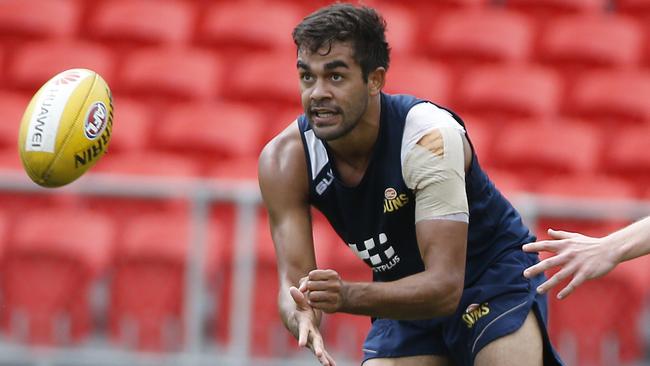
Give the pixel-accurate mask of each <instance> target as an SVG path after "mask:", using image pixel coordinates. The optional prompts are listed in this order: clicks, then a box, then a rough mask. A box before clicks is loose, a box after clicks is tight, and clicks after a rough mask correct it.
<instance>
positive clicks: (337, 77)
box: [330, 74, 343, 81]
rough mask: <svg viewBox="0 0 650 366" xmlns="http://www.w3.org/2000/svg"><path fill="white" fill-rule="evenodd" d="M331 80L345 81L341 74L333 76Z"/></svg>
mask: <svg viewBox="0 0 650 366" xmlns="http://www.w3.org/2000/svg"><path fill="white" fill-rule="evenodd" d="M330 78H331V79H332V81H341V80H343V76H341V75H340V74H332V76H331V77H330Z"/></svg>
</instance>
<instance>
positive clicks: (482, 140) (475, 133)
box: [460, 114, 495, 167]
mask: <svg viewBox="0 0 650 366" xmlns="http://www.w3.org/2000/svg"><path fill="white" fill-rule="evenodd" d="M460 117H461V118H462V119H463V122H465V130H466V131H467V135H468V136H469V139H470V141H471V142H472V146H473V147H474V152H475V153H476V154H477V155H478V159H479V161H480V162H481V165H482V166H484V167H485V166H489V165H490V164H491V162H492V148H493V146H494V138H495V133H494V132H495V128H494V126H493V125H492V123H489V121H486V120H484V119H482V118H480V117H478V116H475V115H471V114H463V115H462V116H460Z"/></svg>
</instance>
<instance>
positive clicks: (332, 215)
mask: <svg viewBox="0 0 650 366" xmlns="http://www.w3.org/2000/svg"><path fill="white" fill-rule="evenodd" d="M422 102H426V101H424V100H421V99H417V98H415V97H412V96H408V95H389V94H384V93H382V95H381V116H380V127H379V134H378V137H377V142H376V144H375V147H374V151H373V153H372V154H373V155H372V157H371V159H370V162H369V164H368V167H367V170H366V172H365V175H364V176H363V178H362V180H361V182H360V183H359V184H358V185H357V186H355V187H350V186H347V185H345V184H344V183H343V182H342V181H341V180H340V179H339V174H338V172H337V171H336V167H335V165H334V163H333V162H332V156H333V155H332V154H331V153H330V151H329V147H328V145H327V143H326V142H325V141H322V140H320V139H319V138H318V137H316V136H315V134H314V132H313V131H312V130H311V127H310V126H309V123H308V121H307V119H306V117H305V116H304V115H301V116H300V117H299V118H298V124H299V128H300V131H301V137H302V141H303V145H304V148H305V154H306V155H307V162H308V167H307V170H308V172H309V182H310V185H309V191H310V192H309V196H310V203H311V204H312V205H313V206H315V207H316V208H317V209H318V210H320V211H321V212H322V213H323V214H324V215H325V217H326V218H327V219H328V220H329V222H330V224H331V225H332V227H333V228H334V230H335V231H336V232H337V233H338V235H339V236H340V237H341V238H342V239H343V241H344V242H345V243H347V244H348V246H349V248H350V249H351V250H353V251H354V252H355V254H356V255H357V256H358V257H359V258H361V259H362V260H363V261H364V262H365V263H366V264H367V265H369V266H370V267H371V268H372V270H373V272H374V274H373V278H374V280H375V281H393V280H397V279H400V278H403V277H405V276H409V275H412V274H415V273H418V272H421V271H423V270H424V264H423V262H422V258H421V256H420V251H419V249H418V245H417V240H416V234H415V196H414V194H413V192H412V191H411V190H410V189H409V188H407V186H406V183H405V182H404V178H403V176H402V162H401V148H402V146H401V145H402V136H403V133H404V126H405V122H406V116H407V114H408V112H409V110H410V109H411V108H412V107H413V106H415V105H416V104H418V103H422ZM448 112H449V113H450V114H451V115H452V116H453V118H454V119H455V120H456V121H457V122H458V123H460V124H461V125H463V126H464V123H463V121H462V120H461V119H460V118H459V117H458V116H457V115H456V114H454V113H453V112H451V111H448ZM468 138H469V137H468ZM472 155H473V156H472V163H471V167H470V169H469V170H468V171H467V173H466V175H465V188H466V192H467V198H468V203H469V228H468V230H469V231H468V240H467V262H466V272H465V285H466V286H467V285H469V284H471V283H473V282H474V281H475V280H477V279H478V277H479V276H480V275H481V273H483V271H484V270H485V269H486V268H487V267H488V266H489V265H490V263H492V262H494V261H495V260H496V259H498V257H499V256H500V255H501V254H503V253H505V252H506V251H508V250H510V249H512V248H519V247H521V245H522V244H523V243H527V242H532V241H534V240H535V237H534V236H533V235H532V234H531V233H530V231H529V230H528V228H527V227H526V226H524V224H523V223H522V220H521V217H520V215H519V214H518V213H517V211H516V210H515V209H514V208H513V207H512V205H511V204H510V202H508V201H507V200H506V199H505V198H504V197H503V196H502V195H501V193H500V192H499V191H498V190H497V189H496V188H495V186H494V184H493V183H492V182H491V181H490V180H489V178H488V177H487V175H486V174H485V172H484V171H483V170H482V169H481V167H480V165H479V162H478V158H477V156H476V154H475V153H474V152H473V153H472Z"/></svg>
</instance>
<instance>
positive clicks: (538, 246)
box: [523, 217, 650, 299]
mask: <svg viewBox="0 0 650 366" xmlns="http://www.w3.org/2000/svg"><path fill="white" fill-rule="evenodd" d="M548 234H549V235H550V236H551V238H552V239H554V240H543V241H538V242H535V243H530V244H526V245H524V246H523V250H524V251H526V252H540V251H547V252H552V253H555V256H553V257H550V258H547V259H544V260H542V261H541V262H539V263H537V264H535V265H533V266H531V267H529V268H528V269H526V270H525V271H524V276H526V277H529V278H530V277H534V276H536V275H538V274H540V273H542V272H544V271H546V270H548V269H551V268H553V267H560V270H559V271H558V272H557V273H555V274H554V275H553V276H552V277H551V278H550V279H548V280H547V281H546V282H544V283H543V284H541V285H540V286H539V287H538V288H537V291H538V292H540V293H545V292H547V291H548V290H550V289H551V288H553V287H555V286H556V285H557V284H558V283H560V282H561V281H562V280H564V279H566V278H568V277H569V276H573V278H572V279H571V281H570V282H569V283H568V284H567V286H566V287H564V288H563V289H562V290H561V291H560V292H559V293H558V295H557V297H558V298H559V299H563V298H565V297H567V296H568V295H569V294H571V292H573V290H575V288H576V287H578V286H579V285H580V284H582V283H583V282H584V281H586V280H590V279H593V278H598V277H601V276H604V275H606V274H607V273H609V272H610V271H611V270H612V269H614V267H616V266H617V265H618V264H619V263H621V262H624V261H627V260H630V259H633V258H636V257H640V256H642V255H645V254H648V253H650V217H647V218H645V219H643V220H641V221H638V222H635V223H633V224H631V225H629V226H627V227H625V228H623V229H621V230H618V231H615V232H613V233H611V234H609V235H607V236H605V237H602V238H592V237H589V236H586V235H582V234H579V233H571V232H566V231H555V230H551V229H549V230H548Z"/></svg>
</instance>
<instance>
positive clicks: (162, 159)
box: [92, 151, 200, 178]
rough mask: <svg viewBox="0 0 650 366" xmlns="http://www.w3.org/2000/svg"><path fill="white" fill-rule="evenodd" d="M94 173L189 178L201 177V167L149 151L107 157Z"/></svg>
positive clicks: (194, 162) (179, 157)
mask: <svg viewBox="0 0 650 366" xmlns="http://www.w3.org/2000/svg"><path fill="white" fill-rule="evenodd" d="M92 172H94V173H112V174H118V175H133V176H142V177H150V176H153V177H156V176H166V177H181V178H184V177H185V178H187V177H195V176H198V175H200V165H199V164H198V162H196V161H193V160H189V159H186V158H184V157H182V156H178V155H175V154H168V153H161V152H154V151H149V152H146V153H145V152H141V153H137V154H136V153H129V154H126V153H125V154H119V155H118V154H115V155H106V156H105V157H104V158H103V159H102V160H100V161H99V162H98V163H97V165H96V166H94V167H93V170H92Z"/></svg>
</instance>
